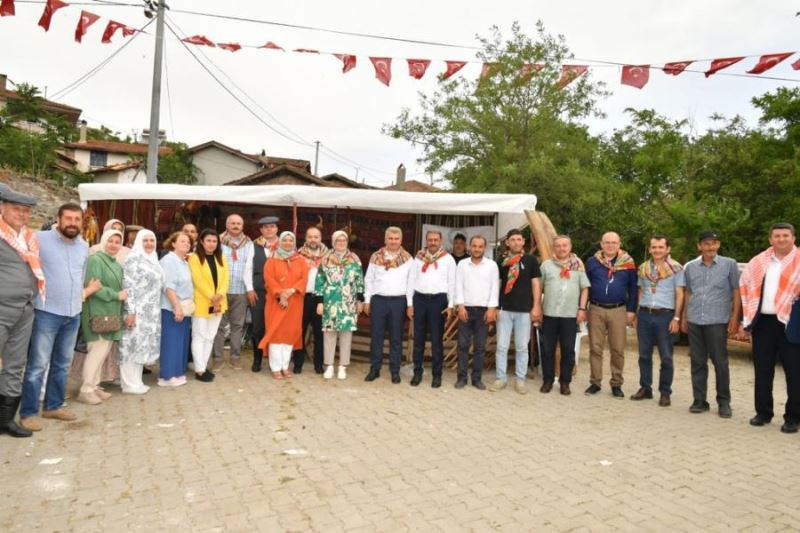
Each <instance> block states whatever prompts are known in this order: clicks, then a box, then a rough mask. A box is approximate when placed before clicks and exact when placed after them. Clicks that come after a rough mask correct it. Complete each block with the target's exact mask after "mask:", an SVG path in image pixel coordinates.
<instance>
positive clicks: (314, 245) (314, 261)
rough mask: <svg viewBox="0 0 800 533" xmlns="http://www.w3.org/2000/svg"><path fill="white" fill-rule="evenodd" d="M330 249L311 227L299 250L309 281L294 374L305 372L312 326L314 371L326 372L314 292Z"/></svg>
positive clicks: (314, 227)
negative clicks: (307, 345)
mask: <svg viewBox="0 0 800 533" xmlns="http://www.w3.org/2000/svg"><path fill="white" fill-rule="evenodd" d="M328 252H329V250H328V247H327V246H325V245H324V244H322V232H320V231H319V228H317V227H316V226H311V227H310V228H308V229H307V230H306V241H305V242H304V243H303V246H302V247H301V248H300V249H299V250H297V253H298V254H300V255H302V256H303V257H304V258H305V260H306V262H307V263H308V281H307V282H306V294H305V296H304V298H305V300H303V325H302V332H303V347H302V348H301V349H300V350H295V351H294V354H293V355H292V360H293V361H294V373H295V374H300V373H301V372H302V371H303V363H304V362H305V360H306V355H307V353H308V352H307V351H306V330H307V329H308V327H309V326H311V333H312V334H313V335H314V371H315V372H316V373H317V374H322V373H323V372H324V371H325V368H324V366H323V364H322V363H323V357H324V354H323V342H324V341H323V338H322V316H320V315H318V314H317V305H316V303H315V300H314V299H315V298H316V296H317V295H316V294H314V290H315V289H316V285H317V271H318V270H319V264H320V263H321V262H322V260H323V259H324V258H325V256H326V255H328Z"/></svg>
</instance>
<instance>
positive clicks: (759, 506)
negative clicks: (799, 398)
mask: <svg viewBox="0 0 800 533" xmlns="http://www.w3.org/2000/svg"><path fill="white" fill-rule="evenodd" d="M678 353H679V355H678V356H677V361H678V363H677V369H676V377H675V383H676V388H675V393H674V397H673V401H674V404H673V406H672V407H670V408H660V407H658V406H657V404H656V402H655V401H649V402H644V403H643V404H637V403H634V402H631V401H629V400H628V399H627V398H626V399H625V400H624V401H619V400H615V399H613V398H612V397H611V395H610V393H609V390H608V387H607V386H606V387H605V388H604V390H603V392H602V393H601V394H599V395H598V396H597V397H591V398H590V397H586V396H584V395H583V394H582V391H583V389H584V388H585V387H586V386H587V384H588V383H587V382H588V377H587V373H588V366H587V365H586V364H581V365H580V369H579V373H578V377H577V380H576V382H575V384H574V387H573V388H574V389H575V391H574V392H577V394H575V393H573V395H572V396H570V397H562V396H560V395H558V394H555V393H551V394H550V395H547V396H545V395H542V394H540V393H539V392H538V386H539V383H540V380H539V379H536V380H535V381H534V382H533V383H531V385H532V386H535V387H536V389H537V390H536V391H532V392H531V393H530V394H528V395H527V396H520V395H518V394H517V393H515V392H513V391H512V390H508V389H507V390H505V391H503V392H501V393H498V394H491V393H489V392H480V391H477V390H475V389H472V388H471V387H469V388H467V389H465V390H462V391H457V390H455V389H454V388H453V382H454V375H453V374H452V373H448V374H447V375H446V376H445V385H444V387H443V388H441V389H439V390H434V389H431V388H430V386H429V378H430V374H429V373H428V374H426V381H425V382H424V386H421V387H420V388H418V389H414V388H412V387H410V386H409V385H408V378H407V377H405V378H404V381H403V384H402V385H392V384H391V383H390V382H389V380H388V379H387V377H388V376H386V375H384V376H382V377H381V379H380V380H379V381H377V382H375V383H372V384H367V383H365V382H364V381H363V377H364V375H365V373H366V370H367V368H366V366H365V365H354V366H353V367H352V369H351V372H350V377H349V379H348V380H347V381H344V382H341V381H338V380H332V381H330V382H325V381H323V380H322V379H321V377H320V376H317V375H314V374H313V373H312V374H308V373H304V374H303V375H301V376H297V377H296V378H295V379H293V380H291V381H286V382H275V381H273V380H272V379H271V378H270V377H269V375H268V374H265V373H262V374H258V375H255V374H252V373H251V372H250V371H249V370H241V371H234V370H230V369H228V370H224V371H221V372H220V373H219V374H218V378H217V380H216V381H215V382H214V383H213V384H210V385H207V384H203V383H199V382H195V381H191V380H190V383H189V384H188V385H187V386H185V387H183V388H180V389H177V390H165V389H159V388H157V387H155V388H153V389H152V390H151V391H150V393H149V394H147V395H146V396H144V397H136V396H121V395H115V396H114V397H113V398H112V399H111V400H109V401H108V402H106V403H104V404H103V405H101V406H97V407H91V406H84V405H77V404H76V405H73V407H74V409H75V410H76V411H77V412H78V414H79V415H80V416H81V420H80V421H78V422H76V423H72V424H65V423H59V422H54V421H45V429H44V431H42V432H41V433H39V434H37V435H35V436H34V438H32V439H18V440H17V439H11V438H0V487H2V497H0V529H1V530H3V531H81V532H91V531H131V532H132V531H160V530H164V531H167V530H168V531H364V532H372V531H439V530H441V531H467V530H470V531H531V530H537V531H538V530H558V531H562V530H563V531H571V530H592V531H604V530H607V531H611V530H648V531H667V530H669V531H676V530H686V531H698V530H705V531H728V530H731V529H736V530H752V531H772V530H789V529H796V528H797V527H798V524H800V508H799V507H800V506H798V502H800V498H799V496H800V489H798V483H797V479H798V477H797V476H798V458H799V457H800V453H798V452H800V437H798V436H797V435H784V434H781V433H780V432H779V430H778V428H779V425H780V422H779V420H778V418H776V420H775V422H773V424H771V425H770V426H767V427H765V428H752V427H750V426H749V425H748V424H747V420H748V418H749V417H750V416H751V414H752V408H751V404H752V370H751V367H750V364H749V363H748V362H747V361H745V360H738V361H734V362H733V365H732V381H733V393H734V403H733V408H734V417H733V419H731V420H722V419H720V418H718V417H717V416H716V414H715V413H714V412H713V411H712V413H709V414H704V415H692V414H690V413H689V412H688V410H687V408H688V406H689V404H690V401H691V392H690V391H691V389H690V380H689V369H688V361H687V357H686V355H685V349H679V351H678ZM584 362H585V359H584ZM626 376H627V378H628V382H627V384H626V386H625V392H626V394H628V395H630V394H631V393H632V392H634V391H635V388H636V379H637V378H638V369H637V368H636V364H635V360H634V359H633V358H631V359H629V361H628V365H627V368H626ZM147 378H150V379H149V381H152V376H147ZM487 378H488V376H487ZM486 381H489V379H487V380H486ZM784 392H785V385H784V382H783V374H782V373H780V371H779V373H778V375H777V379H776V397H777V398H778V399H779V401H778V406H777V407H778V408H777V409H776V411H777V412H779V413H781V412H782V402H783V398H784ZM48 459H60V462H58V463H57V464H46V463H47V460H48Z"/></svg>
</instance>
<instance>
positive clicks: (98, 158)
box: [89, 150, 108, 167]
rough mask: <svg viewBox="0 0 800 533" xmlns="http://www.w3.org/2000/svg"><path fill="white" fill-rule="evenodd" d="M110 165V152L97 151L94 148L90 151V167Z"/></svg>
mask: <svg viewBox="0 0 800 533" xmlns="http://www.w3.org/2000/svg"><path fill="white" fill-rule="evenodd" d="M107 165H108V152H95V151H94V150H92V151H91V152H90V153H89V166H90V167H105V166H107Z"/></svg>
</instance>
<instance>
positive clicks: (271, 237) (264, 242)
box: [244, 216, 280, 372]
mask: <svg viewBox="0 0 800 533" xmlns="http://www.w3.org/2000/svg"><path fill="white" fill-rule="evenodd" d="M258 231H259V233H260V234H261V235H260V236H259V237H258V238H257V239H256V240H254V241H253V246H251V247H250V249H251V254H250V257H249V260H248V261H247V263H246V264H245V272H244V280H245V285H247V300H248V303H249V304H250V312H251V313H252V317H253V367H252V371H253V372H261V363H262V362H263V359H264V352H263V351H262V350H261V348H259V347H258V345H259V344H260V343H261V337H263V336H264V334H265V333H266V321H265V317H264V313H265V309H266V305H267V287H266V285H265V283H264V266H265V265H266V264H267V261H269V258H270V257H272V254H274V253H275V250H277V249H278V245H279V244H280V239H278V217H276V216H266V217H262V218H261V219H260V220H259V221H258Z"/></svg>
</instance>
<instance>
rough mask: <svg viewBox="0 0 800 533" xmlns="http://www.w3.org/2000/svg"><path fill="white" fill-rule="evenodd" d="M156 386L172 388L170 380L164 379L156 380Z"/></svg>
mask: <svg viewBox="0 0 800 533" xmlns="http://www.w3.org/2000/svg"><path fill="white" fill-rule="evenodd" d="M158 386H159V387H172V383H170V380H168V379H164V378H158Z"/></svg>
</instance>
